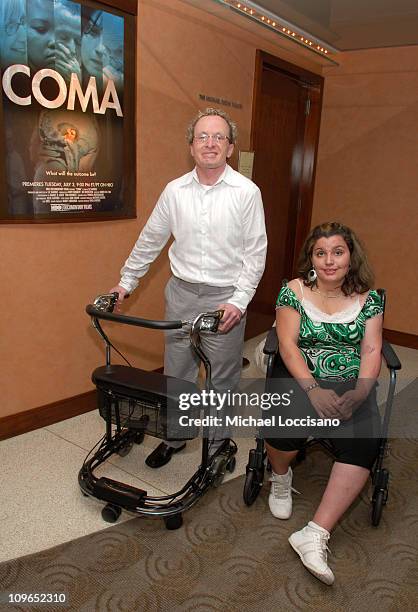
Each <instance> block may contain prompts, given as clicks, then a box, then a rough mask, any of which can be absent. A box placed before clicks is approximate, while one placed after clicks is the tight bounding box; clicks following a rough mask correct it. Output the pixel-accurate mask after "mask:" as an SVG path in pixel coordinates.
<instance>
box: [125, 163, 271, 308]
mask: <svg viewBox="0 0 418 612" xmlns="http://www.w3.org/2000/svg"><path fill="white" fill-rule="evenodd" d="M171 234H172V235H173V237H174V242H173V244H172V245H171V247H170V249H169V251H168V256H169V259H170V265H171V270H172V273H173V275H174V276H177V277H178V278H180V279H182V280H184V281H187V282H189V283H205V284H207V285H212V286H215V287H228V286H233V287H235V291H234V293H233V295H232V297H231V298H230V299H229V300H228V302H229V303H230V304H234V305H235V306H237V308H239V309H240V310H241V312H245V310H246V308H247V306H248V304H249V302H250V301H251V299H252V298H253V296H254V293H255V290H256V288H257V285H258V283H259V281H260V279H261V276H262V274H263V271H264V266H265V259H266V251H267V236H266V229H265V224H264V211H263V203H262V200H261V193H260V190H259V188H258V187H257V185H255V184H254V183H253V182H252V181H250V180H249V179H247V178H246V177H244V176H242V175H241V174H239V172H236V171H235V170H233V169H232V168H231V167H230V166H228V165H227V166H226V167H225V170H224V172H223V173H222V175H221V176H220V177H219V179H218V181H217V182H216V183H215V184H214V185H210V186H208V185H202V184H201V183H200V182H199V178H198V175H197V172H196V168H195V169H194V170H192V172H188V173H187V174H185V175H184V176H181V177H180V178H178V179H175V180H174V181H171V182H170V183H168V185H167V186H166V188H165V189H164V191H163V192H162V194H161V196H160V198H159V199H158V202H157V204H156V206H155V208H154V210H153V212H152V213H151V216H150V217H149V219H148V221H147V223H146V225H145V227H144V229H143V230H142V232H141V234H140V235H139V238H138V240H137V242H136V244H135V246H134V248H133V249H132V252H131V254H130V255H129V257H128V259H127V260H126V262H125V265H124V267H123V268H122V270H121V281H120V283H119V284H120V285H121V286H122V287H123V288H124V289H126V290H127V291H129V292H130V293H131V292H132V291H133V290H134V289H135V288H136V287H137V286H138V279H139V278H141V277H142V276H144V274H146V272H147V271H148V268H149V266H150V264H151V263H152V262H153V261H154V260H155V259H156V258H157V257H158V255H159V254H160V252H161V250H162V249H163V248H164V246H165V244H166V243H167V241H168V239H169V238H170V235H171Z"/></svg>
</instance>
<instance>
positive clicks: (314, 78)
mask: <svg viewBox="0 0 418 612" xmlns="http://www.w3.org/2000/svg"><path fill="white" fill-rule="evenodd" d="M264 67H268V68H270V69H274V70H277V71H279V72H281V73H282V74H284V75H286V76H288V77H290V78H292V79H294V80H296V81H298V83H299V84H300V85H301V86H302V87H305V88H306V89H307V91H308V92H309V99H310V105H309V113H308V114H307V116H306V120H305V129H304V135H303V159H302V169H301V181H300V184H299V190H298V193H297V194H296V197H297V203H296V205H297V219H296V228H295V238H294V240H292V239H291V233H290V231H289V232H288V239H287V248H288V252H290V253H291V254H292V270H293V273H294V274H295V273H296V263H297V258H298V255H299V252H300V249H301V248H302V245H303V243H304V240H305V238H306V236H307V234H308V232H309V230H310V228H311V219H312V206H313V196H314V185H315V172H316V161H317V154H318V143H319V128H320V122H321V110H322V99H323V89H324V78H323V77H322V76H321V75H319V74H315V73H314V72H311V71H309V70H306V69H305V68H301V67H300V66H296V65H295V64H291V63H290V62H287V61H285V60H282V59H280V58H278V57H276V56H275V55H271V54H270V53H267V52H266V51H262V50H261V49H257V51H256V58H255V74H254V90H253V107H252V118H251V135H250V147H251V150H252V151H254V145H255V133H256V130H257V125H258V120H259V113H260V112H261V106H260V100H261V86H262V75H263V69H264ZM279 146H280V145H279Z"/></svg>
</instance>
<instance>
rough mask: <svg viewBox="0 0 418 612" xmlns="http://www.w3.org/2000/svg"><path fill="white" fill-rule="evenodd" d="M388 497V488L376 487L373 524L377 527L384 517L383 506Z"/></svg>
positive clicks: (373, 503)
mask: <svg viewBox="0 0 418 612" xmlns="http://www.w3.org/2000/svg"><path fill="white" fill-rule="evenodd" d="M387 498H388V491H387V489H377V488H376V489H375V490H374V494H373V499H372V525H373V527H377V526H378V525H379V523H380V519H381V517H382V511H383V506H384V505H385V504H386V500H387Z"/></svg>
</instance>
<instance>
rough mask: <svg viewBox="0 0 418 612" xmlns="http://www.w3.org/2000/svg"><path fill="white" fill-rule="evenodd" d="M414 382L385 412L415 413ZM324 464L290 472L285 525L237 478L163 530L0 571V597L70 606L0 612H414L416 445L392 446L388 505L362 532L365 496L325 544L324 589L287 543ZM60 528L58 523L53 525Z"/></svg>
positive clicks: (63, 550) (150, 527) (144, 529)
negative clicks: (58, 600) (63, 599)
mask: <svg viewBox="0 0 418 612" xmlns="http://www.w3.org/2000/svg"><path fill="white" fill-rule="evenodd" d="M417 396H418V381H415V382H414V383H413V384H410V385H409V386H408V387H407V388H406V389H404V390H403V391H402V392H401V393H399V394H398V396H397V397H396V400H395V410H396V411H401V410H402V407H404V408H406V407H408V408H409V409H410V408H411V406H416V405H417ZM330 466H331V459H330V458H329V457H328V456H327V455H326V454H325V452H323V451H322V450H321V449H320V448H319V447H314V448H313V449H312V450H311V451H310V452H309V454H308V457H307V459H306V461H305V462H303V463H302V464H300V465H299V466H298V467H297V468H296V469H295V480H294V485H295V487H296V488H297V489H298V490H299V491H301V493H302V495H300V496H295V497H296V499H295V502H294V513H293V516H292V518H291V519H290V520H288V521H280V520H277V519H274V518H273V517H272V516H271V514H270V512H269V510H268V507H267V495H268V487H267V486H265V487H264V488H263V490H262V492H261V494H260V496H259V498H258V499H257V501H256V502H255V504H254V505H253V506H251V507H250V508H247V507H246V506H245V505H244V503H243V501H242V488H243V477H240V478H236V479H234V480H232V481H230V482H229V483H227V484H225V485H223V486H222V487H221V488H219V489H213V490H211V491H209V492H208V493H207V494H206V495H205V497H204V498H202V499H201V500H200V502H199V503H198V504H197V505H196V506H195V507H194V508H193V509H192V510H190V511H189V512H188V513H187V514H185V516H184V526H183V528H181V529H179V530H177V531H167V530H166V529H165V527H164V524H163V522H162V521H159V520H148V519H142V518H137V519H133V520H132V521H128V522H126V523H122V524H120V525H116V526H113V527H110V528H108V529H105V530H103V531H101V532H99V533H96V534H94V535H90V536H86V537H84V538H81V539H79V540H75V541H73V542H69V543H67V544H63V545H61V546H57V547H55V548H53V549H50V550H47V551H45V552H42V553H38V554H34V555H30V556H27V557H23V558H20V559H16V560H13V561H9V562H6V563H2V564H0V591H2V592H14V593H16V592H18V593H19V592H20V593H21V592H32V593H33V592H37V593H46V592H55V593H58V592H66V593H67V594H68V596H69V603H68V604H67V605H65V606H62V605H43V606H42V607H40V608H35V607H34V606H30V608H28V606H27V605H26V606H24V605H23V604H21V605H14V606H13V605H5V604H4V603H2V604H0V609H2V610H3V609H4V610H26V611H27V610H28V609H31V610H35V609H39V610H49V611H53V610H57V612H58V611H60V610H63V609H67V610H74V611H85V612H91V611H96V610H97V611H98V612H104V611H109V612H116V611H118V612H119V611H120V612H128V611H136V610H139V611H141V612H142V611H144V612H145V611H150V612H156V611H160V610H161V611H168V610H170V611H175V610H178V611H182V612H183V611H189V610H190V612H191V611H192V610H193V611H194V610H198V611H199V612H206V611H212V610H219V611H227V612H238V611H247V610H248V611H255V612H257V611H263V612H270V611H272V612H273V611H275V612H277V611H282V610H283V611H286V612H288V611H289V612H293V611H297V610H300V611H315V612H318V611H321V612H328V611H329V612H331V611H332V612H363V611H364V612H366V611H367V612H370V611H371V610H379V612H397V611H398V610H402V612H415V611H416V610H417V609H418V440H417V439H405V440H401V439H396V440H392V441H391V450H390V456H389V457H388V458H387V460H386V461H385V467H388V468H389V470H390V475H391V479H390V486H389V500H388V505H387V506H386V508H385V509H384V512H383V517H382V521H381V524H380V526H379V527H378V528H373V527H371V525H370V504H369V499H368V495H369V493H370V490H369V491H366V490H365V491H364V493H363V495H362V497H361V498H360V499H359V500H358V502H357V503H356V504H355V505H354V506H353V508H352V509H351V510H350V511H349V512H348V513H347V514H346V516H345V517H344V519H343V520H342V521H341V524H340V525H339V526H338V528H337V529H336V530H335V532H334V533H333V536H332V538H331V540H330V548H331V550H332V554H331V556H330V565H331V566H332V568H333V570H334V573H335V575H336V582H335V584H334V586H332V587H327V586H325V585H323V584H322V583H320V582H319V581H318V580H316V579H315V578H314V577H312V576H311V575H310V574H309V573H308V572H307V571H306V570H305V569H304V568H303V566H302V565H301V563H300V562H299V559H298V557H297V556H296V554H295V553H294V552H293V550H292V549H291V548H290V546H289V544H288V543H287V537H288V536H289V534H290V533H291V532H292V531H294V530H295V529H298V528H300V527H302V526H303V525H304V524H305V523H306V522H307V520H309V519H310V518H311V516H312V514H313V511H314V509H315V506H316V505H317V503H318V501H319V499H320V496H321V492H322V490H323V487H324V485H325V483H326V480H327V476H328V473H329V469H330ZM63 520H65V517H63Z"/></svg>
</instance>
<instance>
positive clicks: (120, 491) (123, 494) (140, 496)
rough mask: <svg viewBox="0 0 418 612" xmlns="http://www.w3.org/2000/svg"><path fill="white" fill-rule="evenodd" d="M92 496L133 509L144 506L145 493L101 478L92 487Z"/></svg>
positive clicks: (109, 479)
mask: <svg viewBox="0 0 418 612" xmlns="http://www.w3.org/2000/svg"><path fill="white" fill-rule="evenodd" d="M93 495H94V497H96V498H97V499H101V500H103V501H106V502H109V503H111V504H115V505H117V506H122V507H124V508H128V509H134V508H138V507H140V506H143V505H144V500H145V497H146V496H147V492H146V491H144V490H143V489H137V488H136V487H133V486H131V485H128V484H125V483H123V482H118V481H116V480H112V479H111V478H106V477H104V476H102V478H99V479H98V480H96V482H95V483H94V485H93Z"/></svg>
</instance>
